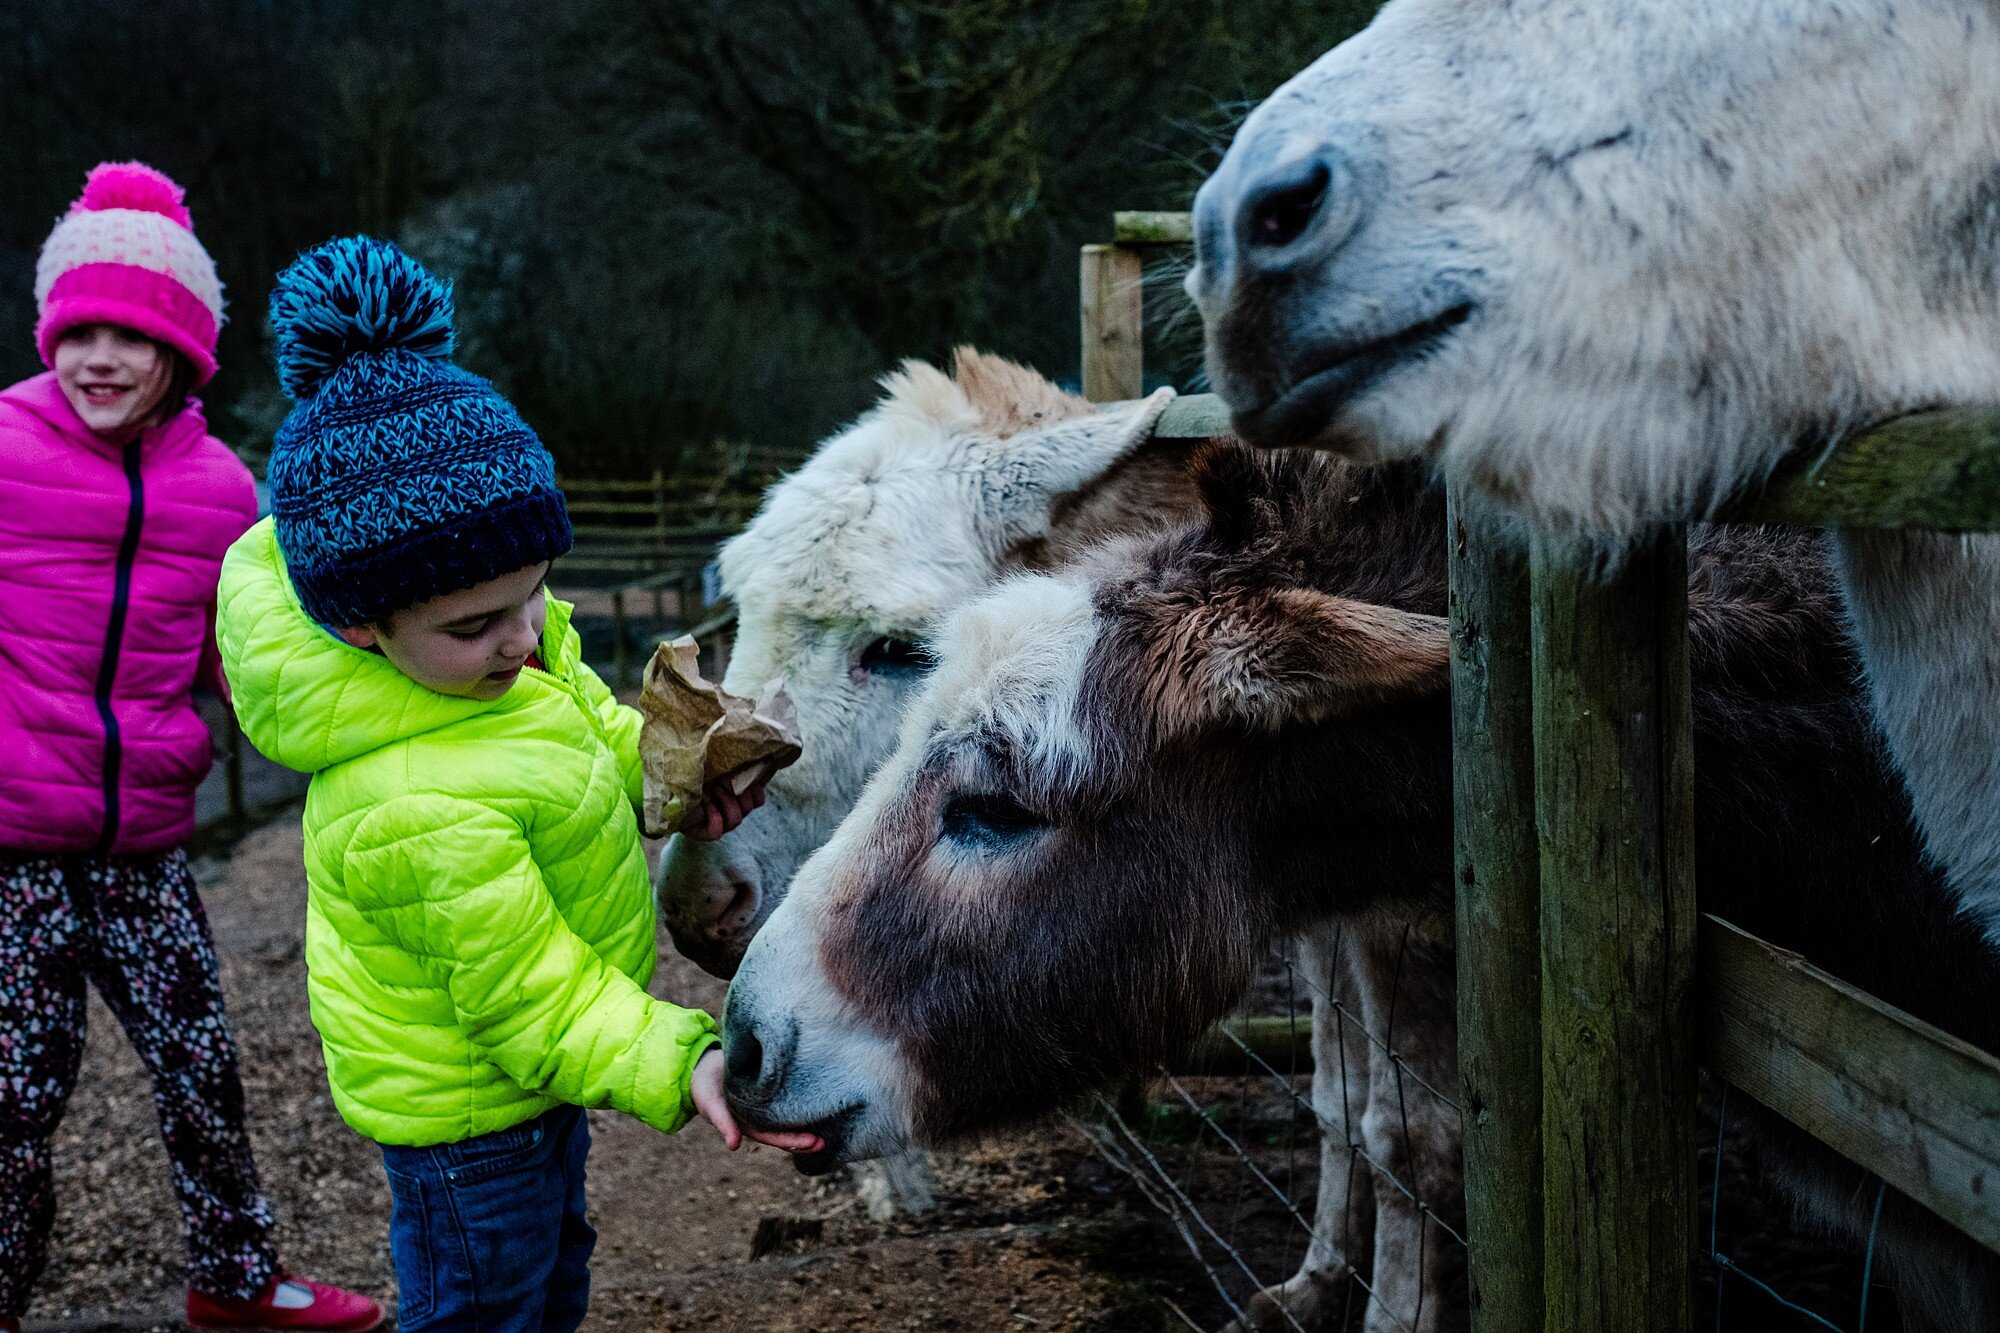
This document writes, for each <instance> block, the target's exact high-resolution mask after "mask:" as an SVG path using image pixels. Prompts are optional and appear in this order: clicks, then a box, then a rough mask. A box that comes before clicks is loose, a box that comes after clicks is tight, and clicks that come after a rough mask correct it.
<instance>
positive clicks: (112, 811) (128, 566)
mask: <svg viewBox="0 0 2000 1333" xmlns="http://www.w3.org/2000/svg"><path fill="white" fill-rule="evenodd" d="M125 486H126V489H127V490H128V491H129V492H130V494H131V502H130V504H129V506H128V507H127V508H126V511H125V536H124V538H123V539H122V540H121V541H120V542H119V543H118V572H117V574H116V576H115V578H114V581H113V583H112V589H111V621H110V623H109V624H108V625H106V626H105V629H104V655H103V656H102V657H101V658H100V659H99V660H98V664H97V716H98V718H99V719H100V720H101V721H102V722H103V723H104V828H103V829H102V831H100V832H99V833H98V835H97V845H96V846H95V847H93V848H91V854H92V855H94V856H105V855H108V854H109V853H110V851H111V844H112V843H114V842H116V841H117V840H118V816H119V809H118V771H119V768H120V766H121V765H122V764H123V762H124V758H125V743H124V738H123V737H122V736H121V735H120V734H119V731H118V715H117V713H116V712H114V711H113V710H112V707H111V690H112V686H113V685H115V684H116V683H117V680H118V654H119V650H120V648H121V647H122V646H123V645H124V642H125V616H126V613H127V611H128V610H129V609H130V607H131V602H132V566H133V565H134V564H135V563H137V561H138V558H139V529H140V528H141V527H142V526H143V525H144V524H145V521H146V483H145V479H144V478H143V477H141V476H140V474H139V441H138V440H137V439H134V440H132V441H131V442H130V443H128V444H127V445H126V446H125Z"/></svg>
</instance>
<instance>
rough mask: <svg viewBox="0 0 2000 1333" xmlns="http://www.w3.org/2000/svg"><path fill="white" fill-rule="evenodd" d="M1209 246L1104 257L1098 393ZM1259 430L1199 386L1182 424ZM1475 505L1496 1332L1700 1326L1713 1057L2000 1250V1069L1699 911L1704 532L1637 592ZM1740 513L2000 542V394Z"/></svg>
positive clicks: (1136, 235)
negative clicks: (1697, 686) (1156, 261)
mask: <svg viewBox="0 0 2000 1333" xmlns="http://www.w3.org/2000/svg"><path fill="white" fill-rule="evenodd" d="M1192 235H1193V231H1192V226H1191V223H1190V221H1189V219H1188V217H1187V215H1185V214H1170V213H1120V214H1118V215H1117V216H1116V218H1115V222H1114V237H1115V243H1114V244H1112V245H1107V246H1095V247H1089V248H1087V249H1086V251H1085V258H1084V293H1085V299H1084V302H1083V366H1084V384H1085V386H1086V392H1087V394H1088V396H1090V397H1092V398H1093V399H1095V400H1102V399H1106V398H1119V399H1127V398H1136V397H1139V396H1140V394H1141V393H1142V392H1143V389H1144V381H1143V373H1142V372H1143V364H1142V362H1141V360H1140V359H1139V357H1138V356H1137V355H1136V352H1135V350H1134V349H1137V348H1139V347H1141V346H1142V345H1143V331H1144V330H1143V309H1142V307H1141V305H1140V300H1139V296H1138V292H1139V290H1140V288H1139V281H1138V277H1139V272H1140V269H1141V266H1142V263H1143V259H1144V256H1145V255H1146V254H1147V253H1148V252H1149V249H1150V247H1156V246H1163V245H1175V244H1185V243H1187V242H1188V241H1190V240H1191V239H1192ZM1227 421H1228V415H1227V412H1226V411H1225V410H1223V408H1222V406H1221V404H1220V403H1218V402H1216V401H1215V400H1214V399H1213V398H1212V397H1209V396H1207V395H1192V396H1187V397H1183V398H1181V399H1179V400H1177V401H1176V402H1175V403H1174V404H1172V406H1171V407H1170V408H1169V409H1168V412H1167V415H1166V416H1165V418H1164V419H1163V420H1162V423H1161V433H1162V434H1163V435H1167V436H1170V437H1174V438H1198V437H1200V436H1203V435H1220V434H1223V433H1225V432H1226V430H1227ZM1450 508H1451V519H1450V522H1449V525H1448V526H1449V532H1450V569H1451V585H1450V589H1451V590H1450V598H1451V606H1450V612H1451V620H1452V711H1453V731H1454V737H1453V781H1454V788H1455V804H1456V841H1457V852H1456V872H1457V877H1458V884H1459V894H1458V931H1457V948H1458V980H1459V987H1458V989H1459V1041H1460V1067H1461V1076H1462V1083H1463V1093H1464V1101H1463V1105H1464V1107H1465V1110H1466V1115H1465V1118H1464V1124H1465V1172H1466V1215H1467V1216H1466V1220H1467V1226H1468V1239H1469V1242H1470V1284H1471V1293H1470V1294H1471V1301H1472V1324H1473V1328H1474V1329H1475V1330H1476V1333H1503V1331H1504V1333H1538V1331H1539V1330H1542V1329H1563V1330H1579V1331H1580V1333H1581V1331H1583V1330H1604V1329H1618V1330H1625V1329H1635V1330H1636V1329H1645V1330H1648V1333H1655V1331H1658V1333H1682V1331H1684V1330H1689V1329H1691V1328H1692V1324H1693V1317H1694V1299H1693V1293H1694V1278H1695V1256H1696V1253H1697V1249H1696V1230H1695V1197H1696V1192H1695V1182H1694V1164H1695V1134H1694V1130H1695V1125H1694V1098H1693V1090H1694V1080H1693V1069H1694V1064H1695V1062H1696V1061H1697V1060H1698V1061H1700V1062H1701V1063H1703V1064H1705V1065H1706V1066H1707V1067H1708V1068H1709V1069H1710V1071H1711V1072H1713V1073H1714V1074H1716V1075H1717V1076H1718V1077H1720V1078H1722V1079H1724V1080H1725V1081H1727V1082H1728V1083H1729V1084H1731V1085H1732V1086H1734V1087H1736V1088H1738V1089H1740V1090H1742V1091H1743V1092H1745V1093H1747V1094H1749V1095H1750V1096H1752V1097H1754V1098H1755V1099H1756V1100H1757V1101H1759V1102H1761V1103H1763V1104H1764V1105H1765V1106H1767V1107H1769V1108H1770V1109H1772V1110H1773V1111H1776V1112H1777V1113H1778V1114H1780V1115H1783V1116H1785V1117H1786V1118H1787V1119H1789V1120H1791V1121H1792V1122H1793V1123H1794V1124H1796V1125H1798V1126H1800V1127H1801V1128H1802V1129H1805V1130H1806V1131H1807V1132H1809V1133H1811V1134H1813V1135H1814V1136H1816V1137H1818V1138H1819V1139H1821V1140H1822V1141H1823V1142H1825V1143H1827V1144H1828V1145H1830V1146H1831V1147H1833V1148H1834V1149H1836V1150H1837V1151H1839V1152H1841V1153H1843V1154H1844V1155H1846V1156H1847V1157H1849V1158H1850V1159H1852V1160H1853V1161H1855V1162H1857V1163H1859V1164H1860V1165H1862V1166H1864V1167H1866V1168H1867V1169H1868V1170H1870V1171H1873V1172H1875V1173H1876V1174H1877V1175H1879V1176H1880V1177H1882V1179H1883V1180H1885V1181H1886V1182H1887V1183H1888V1184H1889V1185H1890V1186H1892V1187H1893V1188H1895V1189H1897V1190H1899V1191H1901V1192H1902V1193H1904V1194H1906V1195H1908V1196H1909V1197H1910V1198H1912V1199H1914V1200H1916V1201H1918V1202H1919V1203H1921V1204H1923V1205H1924V1206H1926V1207H1928V1208H1930V1209H1931V1210H1933V1211H1934V1212H1936V1213H1937V1214H1938V1215H1939V1216H1940V1217H1943V1218H1944V1219H1945V1220H1947V1221H1949V1222H1951V1223H1952V1224H1953V1225H1955V1226H1957V1227H1959V1228H1961V1229H1962V1230H1964V1231H1965V1232H1966V1233H1967V1234H1969V1235H1971V1236H1972V1237H1974V1238H1975V1239H1977V1240H1979V1241H1980V1242H1982V1243H1983V1244H1986V1245H1988V1246H1990V1247H1993V1248H1995V1249H2000V1059H1996V1057H1995V1055H1994V1054H1993V1053H1989V1052H1985V1051H1980V1050H1977V1049H1975V1048H1973V1047H1971V1046H1969V1045H1967V1044H1966V1043H1964V1042H1961V1041H1958V1040H1957V1039H1955V1038H1953V1037H1951V1036H1949V1035H1947V1034H1945V1033H1943V1032H1940V1031H1938V1030H1937V1029H1935V1028H1933V1027H1930V1026H1929V1025H1927V1024H1924V1023H1922V1022H1919V1021H1918V1020H1916V1019H1914V1018H1912V1017H1910V1016H1909V1015H1907V1014H1904V1013H1902V1012H1900V1011H1899V1010H1896V1009H1894V1008H1892V1007H1891V1006H1889V1005H1886V1004H1884V1003H1882V1002H1881V1001H1879V1000H1876V999H1874V998H1873V997H1871V996H1868V995H1866V994H1865V993H1863V992H1861V991H1859V990H1856V989H1855V988H1854V987H1852V986H1849V985H1847V984H1846V983H1844V982H1841V981H1839V980H1837V979H1835V978H1833V977H1831V976H1828V975H1827V974H1825V973H1823V972H1821V971H1819V970H1818V969H1816V968H1814V967H1812V966H1811V965H1810V964H1809V963H1807V962H1805V961H1804V960H1803V959H1801V958H1799V957H1797V956H1796V955H1793V954H1790V953H1787V952H1785V951H1783V950H1780V949H1776V948H1774V947H1772V946H1770V945H1768V944H1765V943H1763V942H1762V941H1760V940H1757V939H1755V938H1754V937H1752V936H1750V935H1747V934H1745V933H1744V932H1743V931H1741V930H1739V929H1738V928H1736V927H1735V926H1732V925H1730V924H1728V923H1727V922H1724V921H1721V920H1718V919H1716V918H1713V917H1708V918H1698V917H1697V915H1696V913H1695V911H1694V907H1693V902H1694V900H1693V887H1694V886H1693V823H1692V780H1693V760H1692V744H1691V739H1690V722H1689V681H1688V668H1687V609H1686V595H1687V594H1686V560H1687V548H1686V540H1685V534H1684V532H1682V531H1680V530H1674V531H1670V532H1668V533H1666V534H1663V535H1660V536H1658V537H1656V538H1654V539H1652V540H1651V541H1650V542H1648V543H1647V544H1645V545H1643V546H1642V547H1640V548H1638V549H1636V550H1635V551H1633V552H1631V553H1630V554H1629V556H1628V557H1627V559H1626V560H1625V561H1624V562H1623V564H1621V566H1620V568H1619V571H1618V572H1617V573H1616V575H1614V576H1612V577H1611V578H1610V579H1609V580H1607V579H1605V578H1604V577H1602V576H1601V575H1599V574H1598V573H1597V572H1595V571H1594V570H1592V569H1589V568H1587V567H1586V565H1585V563H1584V562H1583V560H1582V559H1581V558H1580V557H1579V556H1577V555H1576V554H1574V553H1569V552H1565V551H1562V550H1559V549H1556V548H1541V547H1537V548H1535V549H1532V550H1524V549H1521V548H1520V547H1519V546H1516V545H1512V544H1510V543H1509V541H1508V540H1506V539H1505V538H1504V536H1503V535H1502V534H1501V531H1500V529H1499V527H1498V525H1489V524H1485V523H1482V522H1481V521H1480V514H1479V508H1478V505H1477V502H1476V501H1474V500H1473V499H1472V498H1471V497H1468V496H1466V495H1465V494H1463V493H1459V492H1456V491H1454V493H1453V494H1452V495H1451V496H1450ZM1722 517H1723V518H1725V519H1727V520H1729V521H1735V522H1755V523H1779V524H1793V525H1803V526H1831V527H1913V528H1926V529H1933V530H1936V531H1942V532H1985V531H2000V410H1994V409H1984V408H1982V409H1974V408H1959V409H1950V410H1944V411H1935V412H1926V413H1920V414H1915V415H1912V416H1908V417H1904V418H1901V419H1898V420H1895V421H1890V422H1886V423H1883V424H1881V425H1879V426H1877V427H1875V428H1874V429H1872V430H1869V431H1866V432H1864V433H1861V434H1859V435H1856V436H1854V437H1852V438H1849V439H1847V440H1844V441H1841V442H1839V443H1838V444H1837V445H1835V446H1832V447H1829V448H1827V449H1824V450H1821V451H1818V452H1816V453H1811V454H1802V455H1800V456H1797V457H1794V458H1791V459H1789V460H1787V461H1786V462H1785V464H1783V465H1782V466H1781V467H1779V468H1778V469H1777V470H1776V472H1775V473H1774V474H1773V476H1772V477H1771V478H1770V479H1769V481H1768V482H1767V483H1766V484H1764V485H1763V486H1761V487H1759V488H1757V489H1756V490H1755V491H1754V493H1752V494H1749V495H1746V496H1743V497H1741V498H1739V499H1738V500H1736V501H1735V502H1733V503H1731V504H1729V505H1727V506H1725V507H1724V509H1723V514H1722ZM1259 1035H1260V1036H1261V1037H1266V1038H1268V1037H1271V1036H1272V1035H1273V1034H1270V1033H1262V1032H1261V1030H1260V1033H1259ZM1282 1039H1283V1040H1285V1041H1288V1042H1289V1041H1295V1040H1296V1039H1297V1034H1296V1030H1295V1027H1293V1028H1287V1030H1286V1031H1285V1032H1284V1033H1283V1034H1282ZM1204 1049H1205V1050H1206V1049H1207V1048H1204ZM1213 1054H1214V1052H1213V1051H1212V1050H1211V1051H1209V1053H1208V1056H1204V1057H1203V1058H1209V1056H1212V1055H1213Z"/></svg>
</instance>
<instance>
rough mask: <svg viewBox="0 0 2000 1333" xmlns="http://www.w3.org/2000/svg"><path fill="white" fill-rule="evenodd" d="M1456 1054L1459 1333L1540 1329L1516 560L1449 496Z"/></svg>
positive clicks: (1531, 831) (1538, 1108)
mask: <svg viewBox="0 0 2000 1333" xmlns="http://www.w3.org/2000/svg"><path fill="white" fill-rule="evenodd" d="M1446 528H1447V531H1448V532H1449V534H1450V538H1449V539H1450V570H1451V712H1452V792H1453V807H1454V822H1455V830H1454V832H1455V843H1456V874H1457V879H1458V885H1457V888H1458V893H1457V898H1458V937H1457V939H1458V949H1457V952H1458V1049H1459V1081H1460V1086H1461V1089H1462V1091H1463V1098H1462V1105H1463V1108H1464V1114H1463V1124H1464V1142H1465V1223H1466V1233H1465V1234H1466V1240H1467V1242H1468V1245H1469V1247H1470V1251H1471V1253H1470V1256H1469V1265H1468V1274H1467V1276H1468V1299H1469V1303H1470V1308H1471V1315H1472V1329H1473V1333H1541V1328H1542V1266H1543V1257H1542V1024H1541V1013H1542V967H1541V938H1542V919H1541V911H1542V907H1541V902H1542V898H1541V881H1540V879H1539V872H1538V864H1539V858H1538V855H1537V850H1538V849H1537V840H1536V836H1535V763H1534V755H1535V750H1534V680H1533V674H1532V647H1531V640H1530V633H1529V631H1530V618H1529V596H1528V592H1529V585H1528V553H1527V551H1526V550H1525V549H1523V548H1522V547H1520V546H1518V545H1515V544H1512V543H1510V542H1509V541H1508V540H1507V539H1506V538H1505V537H1503V536H1502V535H1501V534H1499V533H1497V532H1495V531H1492V530H1491V527H1490V524H1489V523H1486V522H1482V521H1481V516H1480V514H1479V512H1478V508H1477V505H1476V504H1469V503H1468V502H1467V497H1466V496H1464V495H1462V494H1461V493H1459V492H1458V491H1457V489H1456V488H1454V490H1453V491H1452V494H1451V496H1450V517H1449V520H1448V522H1447V524H1446Z"/></svg>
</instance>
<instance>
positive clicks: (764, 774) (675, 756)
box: [639, 635, 799, 838]
mask: <svg viewBox="0 0 2000 1333" xmlns="http://www.w3.org/2000/svg"><path fill="white" fill-rule="evenodd" d="M699 661H700V649H699V648H698V647H697V646H696V645H695V641H694V640H693V639H691V638H689V637H687V636H686V635H682V636H681V637H680V638H678V639H675V640H674V641H673V642H671V643H663V644H661V645H660V646H659V647H658V648H657V649H655V650H654V652H653V660H652V661H650V662H648V663H647V664H646V675H645V679H644V680H643V682H642V683H641V684H640V688H639V711H640V712H641V713H642V714H644V715H645V719H646V724H645V726H644V728H643V729H642V730H641V731H640V732H639V759H640V763H641V765H642V767H643V769H644V773H645V799H644V800H643V801H642V803H641V805H640V810H639V814H640V823H641V824H642V825H643V826H644V827H645V830H646V832H647V834H648V835H650V836H652V837H656V838H658V837H664V836H665V835H666V834H669V833H678V832H680V831H681V829H682V828H683V827H685V826H686V825H688V824H690V823H692V822H693V821H694V819H695V817H696V816H697V815H699V814H700V812H701V808H702V792H703V791H705V790H706V789H707V788H709V787H711V786H714V785H716V784H717V783H726V784H727V785H728V787H729V789H730V790H731V791H732V792H737V793H741V792H746V791H749V790H750V789H751V787H753V786H755V785H756V784H757V783H759V782H762V781H764V780H765V779H767V778H769V777H770V776H771V774H773V773H775V772H777V771H778V770H779V769H781V768H783V767H784V766H785V765H787V764H789V763H791V762H792V761H793V760H795V759H797V758H798V757H799V722H798V714H797V712H796V711H795V710H794V709H793V707H792V700H791V696H790V695H788V694H786V693H785V687H784V685H783V684H781V683H776V682H774V683H773V685H772V687H771V692H770V693H769V695H767V696H766V698H765V699H764V701H763V702H762V703H754V702H752V701H751V700H749V699H739V698H737V697H736V696H735V695H733V694H728V693H725V692H724V691H723V689H722V687H721V686H719V685H716V684H713V683H711V682H709V681H706V680H703V679H702V676H701V669H700V667H699V665H698V663H699Z"/></svg>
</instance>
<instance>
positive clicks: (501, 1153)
mask: <svg viewBox="0 0 2000 1333" xmlns="http://www.w3.org/2000/svg"><path fill="white" fill-rule="evenodd" d="M589 1155H590V1122H589V1121H588V1120H587V1119H585V1117H584V1114H583V1112H582V1111H581V1110H580V1109H578V1108H577V1107H574V1106H562V1107H558V1108H556V1109H555V1110H553V1111H550V1112H549V1113H548V1114H546V1115H543V1116H540V1117H537V1118H536V1119H534V1120H530V1121H527V1122H525V1123H524V1124H519V1125H516V1126H514V1127H513V1128H512V1129H503V1130H500V1131H498V1132H497V1133H493V1134H481V1135H478V1136H477V1137H474V1138H470V1139H466V1140H464V1141H463V1142H460V1143H444V1144H439V1145H438V1146H436V1147H434V1148H398V1147H392V1146H390V1145H388V1144H384V1145H382V1159H383V1163H384V1165H385V1166H387V1168H388V1171H389V1194H390V1196H391V1197H392V1198H393V1199H394V1200H395V1205H396V1208H395V1213H394V1215H393V1216H392V1217H391V1218H390V1221H389V1249H390V1252H391V1253H392V1255H393V1256H394V1258H395V1263H396V1287H397V1292H398V1299H397V1306H398V1308H397V1312H396V1320H397V1326H398V1328H400V1329H401V1330H403V1333H417V1330H423V1329H437V1330H451V1333H459V1330H464V1331H465V1333H571V1331H572V1330H574V1329H575V1328H576V1326H577V1325H578V1324H580V1323H582V1322H583V1314H584V1311H585V1310H586V1309H587V1308H588V1307H589V1304H590V1252H591V1250H592V1249H593V1248H595V1247H596V1245H597V1233H596V1232H595V1231H593V1230H591V1228H590V1224H589V1223H588V1222H586V1221H585V1220H584V1215H583V1161H584V1158H585V1157H587V1156H589Z"/></svg>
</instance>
